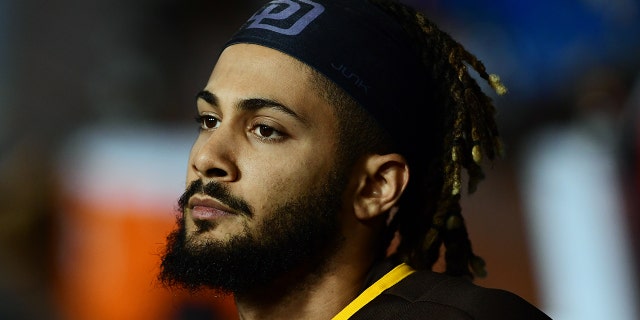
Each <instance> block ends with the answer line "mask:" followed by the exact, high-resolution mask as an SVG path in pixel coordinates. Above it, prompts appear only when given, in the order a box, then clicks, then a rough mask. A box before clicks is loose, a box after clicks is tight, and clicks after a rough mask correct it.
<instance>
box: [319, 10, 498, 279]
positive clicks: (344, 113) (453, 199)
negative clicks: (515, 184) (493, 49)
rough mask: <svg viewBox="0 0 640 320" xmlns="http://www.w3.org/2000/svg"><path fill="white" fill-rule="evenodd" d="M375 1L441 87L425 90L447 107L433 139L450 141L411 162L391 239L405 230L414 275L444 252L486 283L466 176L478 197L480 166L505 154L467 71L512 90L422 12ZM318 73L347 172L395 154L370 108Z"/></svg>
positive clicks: (488, 105) (454, 268)
mask: <svg viewBox="0 0 640 320" xmlns="http://www.w3.org/2000/svg"><path fill="white" fill-rule="evenodd" d="M369 1H371V2H372V3H375V4H376V5H378V6H379V7H380V8H381V9H382V10H383V11H385V12H387V13H388V14H389V15H390V16H391V17H393V18H394V19H395V20H397V21H398V23H400V24H401V25H402V27H403V28H404V30H405V31H406V32H407V34H408V35H409V37H410V39H411V40H412V42H413V43H415V47H416V50H417V52H418V53H419V55H420V56H421V59H422V63H423V65H424V67H425V69H426V71H427V73H428V74H430V77H431V78H432V79H431V83H432V85H433V86H435V87H430V88H425V91H428V90H431V91H434V95H433V96H432V100H430V101H425V102H424V104H425V107H428V106H440V107H441V108H442V110H441V111H438V112H435V115H437V116H439V117H441V118H442V119H441V120H442V122H443V123H444V124H441V125H442V127H441V128H440V131H441V132H440V133H439V134H440V135H439V136H434V137H432V138H434V139H440V140H442V143H440V144H439V145H437V147H436V150H430V151H429V152H424V153H417V154H416V155H413V157H414V158H415V159H408V160H409V162H410V164H412V167H411V176H412V178H411V180H410V182H409V186H408V187H407V190H406V191H405V194H404V195H403V196H402V198H401V200H400V210H399V211H398V213H397V214H396V215H395V218H394V219H393V220H392V222H391V224H390V226H389V230H388V232H387V235H386V240H390V239H391V238H392V236H393V234H394V233H395V232H396V231H398V233H399V234H400V236H401V239H402V240H401V244H400V246H399V247H398V249H397V256H398V257H399V258H400V259H402V260H404V261H405V262H407V263H409V264H410V265H412V266H413V267H414V268H421V269H424V268H431V267H432V266H433V264H434V263H435V262H436V261H437V260H438V259H439V255H440V248H441V246H442V245H444V247H445V248H446V252H445V261H446V265H447V269H446V272H447V273H448V274H451V275H458V276H461V275H462V276H471V277H472V276H474V275H475V276H480V277H481V276H484V274H485V271H484V261H482V259H481V258H479V257H478V256H476V255H475V254H474V253H473V251H472V249H471V243H470V241H469V239H468V234H467V229H466V227H465V224H464V220H463V218H462V215H461V207H460V193H461V189H462V171H463V169H466V171H467V174H468V176H469V182H468V191H469V192H470V193H472V192H473V191H475V189H476V186H477V184H478V182H479V181H480V180H482V178H483V177H484V174H483V171H482V168H481V167H480V165H481V163H482V161H483V158H485V157H486V158H488V159H489V160H492V159H494V158H495V157H496V156H497V155H499V154H501V145H500V140H499V137H498V130H497V126H496V123H495V120H494V113H495V110H494V107H493V104H492V102H491V99H490V98H489V97H487V96H486V95H485V94H484V93H483V92H482V90H481V89H480V87H479V86H478V84H477V82H476V81H475V80H474V79H473V78H472V77H471V75H470V74H469V72H468V70H467V65H469V66H471V67H472V68H473V69H475V70H476V71H477V72H478V74H479V75H480V77H482V78H483V79H485V80H486V81H487V82H488V83H489V84H490V85H491V87H492V88H493V89H494V90H495V91H496V92H497V93H498V94H504V93H506V88H505V87H504V86H503V85H502V84H501V83H500V79H499V78H498V77H497V76H496V75H489V74H487V72H486V70H485V67H484V65H483V64H482V63H481V62H480V61H479V60H478V59H477V58H476V57H475V56H474V55H472V54H471V53H469V52H468V51H466V50H465V49H464V47H463V46H462V45H461V44H459V43H458V42H456V41H455V40H453V38H451V36H449V35H448V34H447V33H445V32H443V31H441V30H440V29H438V27H437V26H436V25H435V24H434V23H432V22H431V21H429V20H428V19H427V18H426V17H425V16H424V15H423V14H422V13H419V12H416V11H415V10H413V9H412V8H410V7H408V6H405V5H403V4H400V3H398V2H395V1H393V0H369ZM312 73H314V74H315V75H316V76H315V77H313V78H314V81H315V83H316V85H317V87H318V89H320V91H321V92H322V94H324V96H325V98H326V99H327V100H328V101H330V102H331V103H332V104H333V105H334V106H335V107H336V108H337V112H338V114H339V115H340V116H339V117H338V118H339V119H341V123H340V124H339V125H340V135H341V138H340V139H341V141H340V144H341V148H342V150H339V151H340V153H342V154H341V156H343V157H344V161H346V162H347V165H348V164H352V163H353V162H354V160H355V159H356V157H358V156H360V155H363V154H367V153H387V152H395V150H394V148H395V147H394V146H393V145H391V142H390V141H391V140H390V139H388V137H386V135H387V133H385V132H384V130H382V129H380V127H379V126H378V125H376V124H375V120H373V119H372V118H371V117H370V116H369V115H368V114H367V113H366V112H364V111H363V110H362V108H358V107H353V106H357V104H356V103H355V102H354V101H353V100H352V99H351V98H350V97H349V96H348V95H346V94H345V93H344V92H343V91H342V90H340V89H338V88H337V87H336V86H335V85H334V84H332V83H331V82H330V81H329V80H327V79H326V78H324V77H322V76H320V75H319V74H318V73H317V72H315V71H313V70H312ZM344 119H348V121H345V120H344ZM416 147H418V146H416Z"/></svg>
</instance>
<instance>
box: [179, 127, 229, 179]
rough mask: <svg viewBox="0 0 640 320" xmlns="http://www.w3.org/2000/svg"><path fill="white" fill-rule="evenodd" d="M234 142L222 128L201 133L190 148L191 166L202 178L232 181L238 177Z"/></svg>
mask: <svg viewBox="0 0 640 320" xmlns="http://www.w3.org/2000/svg"><path fill="white" fill-rule="evenodd" d="M236 156H237V150H236V148H235V143H234V141H233V139H232V137H231V136H230V134H228V133H227V132H225V130H224V129H222V128H218V129H217V130H216V131H214V132H211V133H208V134H207V135H205V134H201V135H200V137H198V139H197V140H196V143H195V144H194V145H193V148H192V150H191V161H190V162H191V168H192V170H194V171H195V172H196V174H197V175H198V176H199V177H200V178H202V179H205V180H206V179H215V180H217V181H221V182H232V181H235V180H237V178H238V167H237V164H236Z"/></svg>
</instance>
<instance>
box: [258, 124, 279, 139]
mask: <svg viewBox="0 0 640 320" xmlns="http://www.w3.org/2000/svg"><path fill="white" fill-rule="evenodd" d="M251 131H252V132H253V133H254V134H255V135H257V136H258V137H259V138H260V139H261V140H265V141H269V142H275V141H279V140H282V139H284V138H285V134H284V133H282V132H280V131H278V130H276V129H274V128H273V127H270V126H268V125H264V124H257V125H255V126H254V127H253V128H252V129H251Z"/></svg>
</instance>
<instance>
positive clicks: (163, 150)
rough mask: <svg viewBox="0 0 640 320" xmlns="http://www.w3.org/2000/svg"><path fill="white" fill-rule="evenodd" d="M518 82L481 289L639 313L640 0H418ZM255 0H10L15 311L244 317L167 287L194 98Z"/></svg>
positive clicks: (1, 87)
mask: <svg viewBox="0 0 640 320" xmlns="http://www.w3.org/2000/svg"><path fill="white" fill-rule="evenodd" d="M406 2H408V3H410V4H412V5H414V6H416V7H418V8H420V9H422V10H423V11H425V12H426V13H427V15H428V16H429V17H431V18H432V19H433V20H435V21H436V22H437V23H439V25H440V26H441V28H442V29H444V30H446V31H448V32H449V33H451V34H452V35H453V36H454V38H456V39H458V40H459V41H460V42H462V43H463V44H465V46H466V47H467V48H468V49H469V50H470V51H471V52H473V53H475V54H476V55H477V56H478V57H479V58H480V59H481V60H483V61H484V63H485V64H486V66H487V69H488V70H489V71H490V73H497V74H499V75H500V76H501V77H502V80H503V81H504V82H505V83H506V84H507V86H508V87H509V89H510V93H509V94H508V95H507V96H505V97H500V98H497V97H496V98H495V101H496V104H497V107H498V110H499V114H498V118H499V122H500V126H501V128H502V134H503V137H504V139H505V145H506V151H507V152H506V157H505V158H504V159H502V160H499V161H497V162H495V163H494V164H493V165H492V166H491V169H489V170H487V176H488V178H487V180H486V181H485V182H484V183H483V184H482V185H481V186H480V189H479V191H478V192H477V193H476V194H475V195H473V196H472V197H469V198H466V199H465V200H464V204H463V208H464V210H465V216H466V219H467V221H468V224H469V229H470V236H471V239H472V242H473V245H474V249H475V251H476V253H478V254H480V255H481V256H483V257H484V258H485V260H486V261H487V262H488V271H489V276H488V277H487V278H486V279H481V280H478V283H479V284H481V285H483V286H488V287H497V288H502V289H506V290H509V291H512V292H515V293H517V294H519V295H520V296H522V297H524V298H525V299H527V300H528V301H530V302H532V303H533V304H535V305H536V306H538V307H539V308H541V309H542V310H544V311H545V312H547V313H549V314H550V315H551V316H552V317H553V318H554V319H638V318H640V313H638V306H637V301H640V298H639V295H638V288H639V287H640V285H639V284H640V280H639V279H640V277H638V276H637V273H638V270H640V268H639V266H640V264H639V263H638V261H639V260H638V259H639V258H640V257H639V255H638V252H640V251H639V250H640V236H639V234H640V233H639V232H640V215H639V211H638V210H639V200H638V199H639V196H640V194H639V189H638V188H639V183H640V168H639V164H640V162H639V161H640V158H639V155H638V148H639V146H640V140H639V138H640V129H639V128H638V120H639V119H640V115H639V111H640V62H639V61H638V60H639V59H638V58H639V57H640V40H639V39H640V3H639V2H638V1H637V0H607V1H605V0H567V1H553V0H539V1H524V0H509V1H507V0H493V1H471V0H449V1H443V0H425V1H419V0H411V1H409V0H406ZM260 4H261V2H260V1H255V0H236V1H204V0H187V1H178V0H154V1H151V0H133V1H132V0H128V1H125V0H109V1H107V0H93V1H81V0H59V1H45V0H20V1H18V0H0V318H1V319H89V318H91V319H215V318H220V319H233V318H234V317H235V315H234V310H233V307H232V304H231V300H230V298H229V297H222V296H218V295H216V294H215V293H211V292H203V293H199V294H195V295H191V294H187V293H185V292H179V291H170V290H166V289H163V288H161V287H160V286H159V284H158V283H157V281H156V280H155V275H156V273H157V271H158V259H159V258H158V255H159V253H160V252H161V250H162V248H163V243H164V238H165V236H166V234H167V233H168V232H169V230H171V229H172V228H173V225H174V220H175V211H174V207H175V201H176V200H177V198H178V196H179V195H180V194H181V192H182V190H183V186H184V181H183V180H184V174H185V170H186V161H187V156H188V150H189V148H190V145H191V143H192V141H193V139H194V138H195V134H196V132H197V129H196V126H195V124H193V123H192V120H191V119H192V117H193V115H194V112H195V111H194V110H195V109H194V108H195V104H194V97H195V94H196V92H198V91H199V90H200V89H201V88H202V87H203V86H204V84H205V83H206V80H207V78H208V76H209V73H210V71H211V69H212V67H213V65H214V64H215V60H216V58H217V56H218V54H219V50H220V47H221V46H222V44H223V43H224V42H225V40H226V39H227V38H228V37H229V36H230V35H231V34H232V33H233V32H234V30H236V29H237V28H238V27H239V26H240V25H241V24H242V23H243V22H244V20H246V19H247V18H248V17H249V16H250V15H251V14H252V13H253V12H254V11H255V10H256V9H257V8H258V7H259V6H260Z"/></svg>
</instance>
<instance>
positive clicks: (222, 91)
mask: <svg viewBox="0 0 640 320" xmlns="http://www.w3.org/2000/svg"><path fill="white" fill-rule="evenodd" d="M310 79H311V73H310V71H309V69H308V67H306V66H305V65H303V64H301V63H300V62H299V61H297V60H295V59H294V58H292V57H290V56H287V55H285V54H283V53H281V52H279V51H276V50H273V49H269V48H266V47H262V46H258V45H252V44H236V45H233V46H230V47H228V48H226V49H225V51H224V52H223V53H222V55H221V56H220V58H219V60H218V62H217V64H216V66H215V68H214V70H213V73H212V74H211V77H210V79H209V81H208V83H207V85H206V87H205V88H204V92H205V93H204V94H201V95H200V98H199V99H198V102H197V105H198V114H199V116H200V117H201V119H202V121H201V126H202V130H201V132H200V134H199V136H198V138H197V140H196V142H195V144H194V145H193V148H192V150H191V154H190V158H189V167H188V172H187V184H189V183H190V182H192V181H195V180H198V179H202V181H203V182H204V183H205V184H206V183H207V182H210V181H217V182H220V183H222V184H224V185H225V186H226V187H227V188H228V190H229V191H230V193H231V194H232V195H233V196H235V197H238V198H241V199H243V200H244V201H246V203H248V204H249V206H250V207H251V209H252V212H253V216H252V217H249V216H247V215H245V214H239V213H238V212H235V211H234V210H232V209H230V208H228V207H227V206H226V205H224V204H222V203H221V202H220V201H218V200H216V199H213V198H210V197H207V196H204V195H202V194H196V195H195V196H193V197H192V198H191V199H189V205H188V206H187V208H186V209H185V214H184V218H185V224H186V230H187V235H188V236H189V237H191V239H192V241H194V242H195V243H199V242H202V241H205V240H207V239H208V240H222V241H225V240H227V239H228V238H229V237H230V236H232V235H237V234H239V233H243V232H249V233H254V234H257V233H256V230H258V229H259V225H260V223H261V221H263V220H264V218H265V217H267V216H269V215H270V214H271V213H272V212H273V210H274V208H275V207H277V206H278V205H279V204H283V203H286V202H287V201H291V200H293V199H295V198H296V196H297V195H298V194H299V193H300V191H301V190H311V189H313V188H317V187H319V186H320V185H321V184H322V183H323V182H324V181H325V180H326V176H327V175H328V173H329V172H331V170H335V168H334V166H335V165H336V163H337V162H336V154H337V153H336V152H337V148H338V145H337V144H338V141H339V140H338V121H337V118H336V114H335V110H334V108H333V107H332V106H331V105H330V104H329V103H328V102H327V101H326V100H325V99H323V98H322V97H321V96H320V94H319V93H318V92H317V90H316V88H315V87H314V85H313V84H312V82H311V80H310ZM408 179H409V171H408V167H407V164H406V161H405V160H404V159H403V158H402V156H400V155H398V154H387V155H367V156H364V157H362V158H361V159H360V160H359V161H358V162H357V163H356V165H355V166H354V168H353V170H351V171H350V172H349V173H348V183H347V187H346V190H345V192H344V194H343V197H342V198H343V203H342V210H341V212H339V213H338V217H339V223H340V225H341V230H342V234H343V236H344V241H343V242H341V245H340V246H339V247H338V248H337V250H336V251H335V253H334V254H333V255H332V256H331V258H330V259H329V261H327V266H326V268H324V269H323V270H324V272H323V273H322V274H319V275H311V274H310V272H309V270H310V269H311V267H310V266H305V265H301V266H299V267H298V268H297V269H295V270H290V272H289V273H288V274H286V275H285V276H284V277H281V278H278V279H273V282H272V283H271V284H270V285H269V286H268V287H266V288H265V287H262V288H256V289H255V290H253V291H251V292H249V293H246V294H243V295H236V302H237V307H238V310H239V313H240V317H241V318H242V319H329V318H331V317H333V316H334V315H335V314H337V313H338V312H339V311H340V310H341V309H342V308H343V307H344V306H346V305H347V304H348V303H349V302H350V301H352V300H353V299H354V298H355V297H356V296H357V295H358V293H359V292H360V291H361V290H362V289H363V288H362V286H363V282H364V279H365V277H366V275H367V272H368V271H369V268H370V267H371V265H372V264H373V262H374V260H375V258H376V257H377V256H378V255H377V254H376V251H375V250H377V249H378V248H376V247H375V244H376V243H377V240H378V237H379V236H380V234H381V230H382V228H384V226H385V218H386V213H387V212H388V211H389V210H390V209H391V208H392V207H393V206H394V205H395V204H396V202H397V201H398V199H399V197H400V195H401V194H402V192H403V190H404V188H405V187H406V185H407V182H408ZM199 220H204V221H208V222H211V224H210V225H214V227H213V228H210V229H207V230H204V231H203V230H199V228H200V226H201V225H202V224H199V223H198V222H199ZM258 267H259V266H258ZM291 288H295V290H288V289H291Z"/></svg>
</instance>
